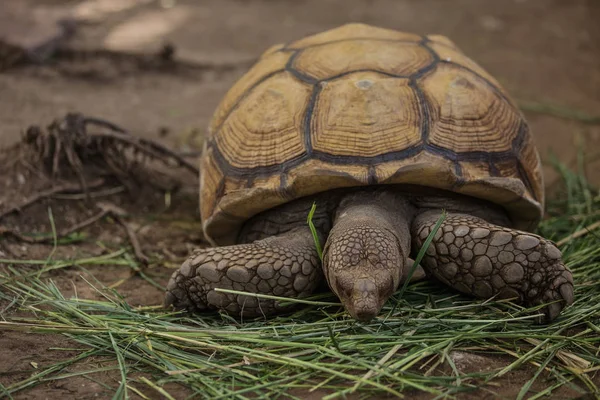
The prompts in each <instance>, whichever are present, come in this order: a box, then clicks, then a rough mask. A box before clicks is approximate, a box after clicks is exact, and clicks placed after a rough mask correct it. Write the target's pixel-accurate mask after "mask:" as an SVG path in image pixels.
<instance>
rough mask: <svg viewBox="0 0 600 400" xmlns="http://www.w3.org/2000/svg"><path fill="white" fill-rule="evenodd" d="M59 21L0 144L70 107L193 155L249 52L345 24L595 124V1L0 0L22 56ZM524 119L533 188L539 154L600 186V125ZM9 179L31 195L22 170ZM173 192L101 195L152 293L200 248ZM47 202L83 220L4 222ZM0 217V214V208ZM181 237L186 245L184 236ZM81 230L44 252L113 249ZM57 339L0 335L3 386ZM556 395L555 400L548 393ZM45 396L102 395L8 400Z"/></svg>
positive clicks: (129, 296)
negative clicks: (428, 36)
mask: <svg viewBox="0 0 600 400" xmlns="http://www.w3.org/2000/svg"><path fill="white" fill-rule="evenodd" d="M62 18H75V19H77V20H80V21H85V23H83V24H81V25H80V26H79V27H78V29H77V31H76V34H75V36H74V37H73V38H72V40H71V41H70V43H69V49H71V50H70V51H69V52H66V53H61V54H62V55H61V56H60V57H57V58H55V59H53V60H51V61H50V62H48V63H45V64H39V65H38V64H28V65H19V66H15V67H13V68H9V69H6V70H4V71H0V147H2V146H9V145H11V144H14V143H15V142H17V141H18V140H19V138H20V137H21V135H22V134H23V132H24V129H25V128H26V127H27V126H29V125H32V124H39V125H42V126H46V125H47V124H48V123H49V122H51V121H52V120H53V119H55V118H58V117H61V116H63V115H64V114H65V113H67V112H75V111H76V112H81V113H84V114H86V115H91V116H95V117H100V118H105V119H107V120H110V121H112V122H115V123H117V124H119V125H121V126H123V127H125V128H127V129H130V130H131V131H132V132H134V133H135V134H137V135H140V136H144V137H148V138H152V139H157V140H159V141H161V142H163V143H165V144H168V145H170V146H174V147H175V148H178V149H180V150H189V149H193V148H195V147H197V146H198V144H199V143H200V142H201V137H202V133H203V132H204V129H205V127H206V126H207V124H208V120H209V118H210V116H211V114H212V112H213V110H214V109H215V107H216V105H217V103H218V102H219V100H220V99H221V97H222V96H223V95H224V93H225V92H226V90H227V89H228V88H229V87H230V86H231V85H232V83H233V82H234V81H235V80H236V79H237V78H238V77H239V76H240V75H241V74H243V73H244V71H246V69H247V68H248V67H249V66H250V65H251V63H252V62H253V60H254V59H255V58H256V57H257V56H258V55H259V54H260V53H261V52H262V51H263V50H265V49H266V48H267V47H269V46H270V45H272V44H274V43H279V42H286V41H291V40H294V39H297V38H300V37H302V36H304V35H306V34H310V33H315V32H318V31H322V30H325V29H328V28H332V27H335V26H338V25H340V24H343V23H346V22H351V21H360V22H365V23H369V24H375V25H379V26H382V27H388V28H394V29H399V30H403V31H413V32H416V33H421V34H425V33H440V34H444V35H447V36H448V37H450V38H451V39H452V40H453V41H454V42H455V43H457V44H458V45H459V46H460V47H461V48H462V49H463V51H464V52H465V53H466V54H467V55H469V56H471V57H472V58H473V59H475V60H476V61H477V62H479V63H480V64H481V65H482V66H483V67H484V68H485V69H487V70H488V71H489V72H490V73H492V75H494V76H495V77H496V78H497V79H498V80H499V81H500V82H501V83H502V84H503V85H504V86H505V87H506V88H507V89H508V91H509V92H510V93H512V94H513V95H514V97H515V98H517V99H518V100H519V101H521V102H523V103H527V104H529V105H531V104H532V103H535V104H537V105H539V104H550V105H555V106H557V107H560V109H561V110H563V109H564V110H569V109H571V110H578V112H580V113H585V114H589V115H598V114H600V24H598V21H599V20H600V3H599V2H598V1H596V0H571V1H564V0H505V1H496V0H280V1H275V0H212V1H203V2H199V1H192V0H188V1H184V0H179V1H177V0H170V1H168V0H162V1H154V0H83V1H82V0H4V1H2V2H1V3H0V39H4V40H5V41H6V42H8V43H12V44H15V45H17V46H25V47H30V46H34V45H36V44H39V43H41V42H43V41H44V40H46V39H48V38H49V37H52V36H53V35H56V34H58V33H59V28H58V27H57V21H59V20H60V19H62ZM167 43H168V44H172V45H173V46H174V47H175V49H176V52H175V59H176V61H177V64H176V65H174V66H173V65H170V66H169V67H165V66H164V65H163V64H161V62H159V61H156V60H158V58H159V57H158V54H159V51H160V50H161V48H163V46H164V45H165V44H167ZM73 49H74V50H73ZM0 67H1V66H0ZM530 108H531V107H529V108H526V111H525V113H526V116H527V118H528V120H529V122H530V124H531V127H532V131H533V134H534V137H535V140H536V142H537V145H538V148H539V151H540V154H541V156H542V159H543V160H544V162H545V165H546V167H545V174H546V175H545V176H546V185H547V187H548V188H551V187H552V185H553V183H554V182H555V180H556V179H557V175H556V173H555V172H554V170H553V169H552V168H551V166H550V160H551V159H552V155H555V156H556V157H557V158H558V159H560V160H561V161H563V162H565V163H566V164H568V165H570V166H576V165H577V156H578V154H582V155H583V156H584V157H585V165H586V172H587V174H588V176H589V178H590V181H591V182H593V183H595V184H600V172H598V171H599V167H600V125H598V124H587V123H585V122H581V121H578V120H577V119H573V118H559V117H556V116H552V115H548V114H546V113H539V112H534V111H527V110H529V109H530ZM5 172H6V171H0V190H4V191H10V190H13V191H14V187H15V185H18V184H19V183H17V182H14V181H12V180H11V179H12V178H11V177H10V176H8V174H7V173H5ZM23 179H25V181H26V182H28V186H29V187H35V186H34V184H33V182H36V181H35V179H36V178H35V177H34V176H33V175H31V176H29V175H28V176H24V177H23ZM184 183H187V184H188V185H187V187H186V188H185V190H183V191H182V192H180V193H179V194H178V195H176V196H174V197H173V198H172V200H171V203H170V204H168V205H165V199H164V197H163V196H161V195H160V194H158V192H150V193H148V194H138V195H137V196H136V197H135V198H132V197H131V196H129V195H127V194H126V193H121V194H119V195H116V196H113V197H112V198H111V201H113V202H115V203H116V204H118V205H120V206H122V207H123V208H124V209H126V210H127V211H129V212H130V214H131V221H133V222H132V223H133V224H134V225H135V228H136V231H137V233H138V237H139V239H140V242H141V245H142V248H143V250H144V251H145V252H146V253H148V254H149V255H152V256H154V257H155V258H156V259H159V260H161V262H160V263H157V264H156V265H153V266H151V268H150V270H149V272H148V273H149V274H150V275H151V276H152V278H153V279H155V280H156V281H157V282H158V283H160V284H162V285H164V284H165V283H166V281H167V279H168V276H169V275H170V272H171V271H172V269H171V268H175V267H177V266H178V265H179V263H180V262H181V260H182V259H183V258H184V257H185V255H186V254H187V253H188V252H189V251H190V249H191V248H193V247H194V246H196V245H198V244H200V243H201V240H202V237H201V233H200V228H199V221H198V212H197V204H196V197H195V183H196V182H195V180H194V178H193V176H192V175H190V176H189V177H184ZM74 204H75V205H74ZM49 205H51V206H52V209H53V213H54V215H57V216H60V218H58V219H57V225H59V226H57V229H60V227H61V226H63V227H64V226H67V225H68V224H70V223H73V222H74V221H79V220H81V219H82V218H86V217H90V216H92V215H93V214H94V212H96V211H97V210H93V209H86V208H85V207H84V206H82V205H81V203H80V202H73V201H68V200H65V199H62V200H61V199H53V200H51V201H47V202H42V203H40V204H38V205H36V206H34V207H32V208H31V209H29V210H28V212H27V213H24V214H20V215H16V216H11V217H10V218H8V219H7V220H6V221H3V224H5V225H6V226H9V227H10V226H14V227H19V228H20V229H21V230H22V231H27V232H48V231H49V230H50V224H49V222H48V206H49ZM8 206H9V205H6V204H4V205H3V204H0V211H1V210H2V209H3V207H8ZM61 224H62V225H61ZM195 228H197V229H195ZM194 231H196V232H197V234H195V235H194V234H192V235H190V232H194ZM86 233H87V234H88V235H89V237H97V238H98V239H97V240H96V241H89V243H87V244H86V245H84V246H75V245H66V246H59V248H58V250H57V253H56V254H55V255H54V257H55V258H60V257H70V256H73V255H75V254H79V253H81V252H84V253H85V254H89V255H95V254H100V253H101V252H102V251H103V248H101V247H99V246H98V245H97V243H99V242H102V243H105V244H108V246H115V247H118V246H119V244H120V243H122V242H123V241H124V240H127V238H126V236H125V235H124V234H123V230H122V228H121V227H120V226H119V225H118V224H116V223H114V221H112V222H111V221H103V222H102V223H99V224H96V225H94V226H93V227H92V228H89V229H88V230H87V231H86ZM2 241H4V242H2ZM156 249H169V250H168V252H162V251H161V252H159V251H158V250H156ZM50 250H51V246H45V245H23V244H22V243H18V242H16V241H9V240H5V239H4V238H0V258H3V257H5V256H11V257H16V258H22V259H25V258H27V259H31V258H44V257H46V256H47V255H48V253H49V252H50ZM88 270H89V271H90V273H91V274H92V275H93V276H94V277H95V278H96V279H98V280H100V281H101V282H103V283H105V284H114V283H115V282H120V281H121V280H122V283H121V284H120V285H119V286H118V290H119V292H120V293H121V294H122V295H123V296H124V297H125V299H126V300H127V301H128V302H129V303H130V304H131V305H134V306H135V305H157V304H160V303H161V301H162V296H163V293H162V292H161V291H160V290H159V289H157V288H155V287H152V286H150V285H148V284H147V282H146V281H143V280H142V279H141V278H139V277H138V276H136V275H135V274H134V273H133V271H131V270H128V269H126V268H118V267H114V268H108V267H90V268H88ZM52 274H53V275H52V278H53V279H54V280H55V281H56V282H57V284H58V286H59V287H60V288H61V289H63V290H64V291H65V294H67V295H69V294H71V293H73V292H74V291H75V290H77V291H78V295H79V296H82V297H85V296H87V297H94V296H97V294H95V293H94V292H92V291H91V290H90V289H89V286H87V285H86V284H85V282H84V280H83V277H82V276H81V271H80V270H79V269H77V268H70V269H62V270H59V271H55V272H53V273H52ZM86 290H87V291H88V292H87V293H86V292H85V291H86ZM81 291H84V292H83V293H82V292H81ZM0 309H1V307H0ZM65 342H66V341H65V340H64V339H62V338H61V337H50V338H49V335H33V334H18V333H15V332H3V331H0V383H2V384H3V385H5V386H6V385H9V384H11V383H13V382H17V381H19V380H22V379H24V378H26V377H27V376H29V375H30V374H31V373H32V372H33V369H32V368H33V367H32V364H31V362H32V361H35V362H36V363H37V368H42V367H44V366H47V365H51V364H53V363H56V362H57V360H58V359H66V358H68V357H70V356H73V355H74V354H75V353H73V352H69V351H62V352H60V354H58V353H57V352H56V351H51V350H49V349H50V348H55V347H73V346H72V344H66V343H65ZM57 354H58V355H57ZM459 358H460V357H459ZM105 362H106V360H95V359H92V360H87V361H86V363H96V364H97V365H103V363H105ZM96 364H95V365H96ZM457 364H459V362H457ZM463 364H465V365H464V368H465V370H467V369H469V368H474V367H484V366H487V367H489V366H495V365H498V366H501V365H505V364H506V360H503V359H489V360H486V359H484V360H479V361H476V360H475V361H474V359H473V360H470V365H469V364H467V363H463ZM82 368H84V367H82ZM524 372H527V371H526V370H524ZM528 378H529V377H528V375H527V373H524V374H522V375H521V374H515V375H511V374H508V375H507V376H506V378H505V380H504V381H502V382H499V386H498V387H499V391H498V394H500V396H504V397H506V398H514V397H515V395H516V394H517V393H518V391H519V390H520V387H521V386H522V385H523V383H524V382H526V381H527V379H528ZM97 379H98V380H99V381H104V382H112V383H115V382H117V381H118V375H117V373H114V374H111V373H108V372H107V373H106V375H105V376H102V377H97ZM178 390H179V392H177V391H176V393H178V394H179V395H181V396H182V397H183V396H184V395H185V394H186V392H185V389H181V388H180V389H178ZM569 395H570V394H569V393H566V392H559V394H558V395H557V396H563V397H569ZM59 396H66V397H68V398H73V397H77V398H81V399H86V398H104V397H109V396H111V393H109V392H107V391H106V389H105V388H104V387H103V386H102V385H100V384H98V383H96V382H95V381H92V380H89V379H85V378H83V377H75V378H72V379H66V380H61V381H60V382H52V381H50V382H47V383H46V384H42V385H39V386H36V387H34V388H31V389H27V390H25V391H22V392H20V393H18V395H17V396H16V397H15V398H31V399H43V398H50V397H59ZM481 396H483V395H481ZM473 398H484V397H473Z"/></svg>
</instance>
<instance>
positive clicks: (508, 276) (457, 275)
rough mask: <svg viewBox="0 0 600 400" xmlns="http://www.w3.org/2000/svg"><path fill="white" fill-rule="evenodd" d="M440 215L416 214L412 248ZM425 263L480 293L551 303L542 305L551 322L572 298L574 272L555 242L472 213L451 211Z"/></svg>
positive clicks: (465, 289)
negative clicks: (496, 223) (489, 220)
mask: <svg viewBox="0 0 600 400" xmlns="http://www.w3.org/2000/svg"><path fill="white" fill-rule="evenodd" d="M440 215H441V211H439V210H436V211H434V210H430V211H425V212H423V213H421V214H420V215H418V216H417V217H416V218H415V220H414V221H413V224H412V229H411V235H412V243H413V251H419V249H420V248H421V246H422V244H423V242H424V241H425V239H426V238H427V236H428V235H429V233H430V232H431V230H432V229H433V227H434V225H435V223H436V222H437V220H438V218H439V217H440ZM421 264H422V265H423V267H424V268H425V270H427V271H428V272H429V273H431V274H432V275H434V276H435V277H436V278H438V279H439V280H441V281H442V282H444V283H446V284H448V285H450V286H452V287H453V288H455V289H457V290H459V291H461V292H463V293H467V294H471V295H474V296H476V297H479V298H491V297H493V296H497V298H516V299H517V301H518V302H521V303H524V304H526V305H529V306H531V305H539V304H545V303H548V305H547V306H546V307H544V309H543V312H544V314H545V315H546V320H547V321H552V320H553V319H555V318H556V317H557V316H558V315H559V314H560V312H561V311H562V309H563V308H564V307H565V305H569V304H572V303H573V276H572V274H571V271H569V269H568V268H567V267H566V266H565V265H564V263H563V262H562V259H561V253H560V250H558V249H557V248H556V246H554V244H552V243H551V242H550V241H549V240H546V239H544V238H542V237H540V236H538V235H535V234H532V233H528V232H522V231H518V230H515V229H509V228H504V227H501V226H498V225H494V224H491V223H489V222H487V221H485V220H483V219H481V218H477V217H474V216H472V215H468V214H458V213H449V214H448V215H447V217H446V219H445V220H444V222H443V223H442V226H441V227H440V229H439V230H438V231H437V233H436V234H435V236H434V239H433V241H432V242H431V245H430V246H429V248H428V249H427V253H426V255H425V257H424V258H423V261H422V262H421Z"/></svg>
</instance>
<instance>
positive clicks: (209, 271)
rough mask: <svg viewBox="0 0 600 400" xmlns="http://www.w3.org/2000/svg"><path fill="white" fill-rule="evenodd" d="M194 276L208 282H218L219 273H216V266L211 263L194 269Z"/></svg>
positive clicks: (219, 278)
mask: <svg viewBox="0 0 600 400" xmlns="http://www.w3.org/2000/svg"><path fill="white" fill-rule="evenodd" d="M196 275H197V276H199V277H201V278H203V279H205V280H207V281H210V282H219V281H220V280H221V273H219V271H217V266H216V265H215V263H213V262H208V263H206V264H202V265H201V266H199V267H198V268H196Z"/></svg>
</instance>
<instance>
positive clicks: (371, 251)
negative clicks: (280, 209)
mask: <svg viewBox="0 0 600 400" xmlns="http://www.w3.org/2000/svg"><path fill="white" fill-rule="evenodd" d="M405 262H406V260H405V258H404V257H403V256H402V254H401V251H400V247H399V245H398V240H397V239H396V236H395V235H394V234H393V233H392V232H391V231H388V230H385V229H377V228H375V227H370V226H360V225H359V226H355V227H354V228H350V229H346V230H343V231H337V232H336V230H335V229H334V230H333V231H332V234H330V236H329V239H328V240H327V244H326V246H325V249H324V257H323V270H324V271H325V275H326V277H327V280H328V283H329V286H330V287H331V290H333V292H334V293H335V294H336V295H337V296H338V297H339V299H340V300H341V302H342V304H343V305H344V307H345V308H346V310H347V311H348V313H350V315H351V316H352V317H353V318H355V319H357V320H359V321H369V320H371V319H373V318H375V317H376V316H377V315H378V314H379V312H380V311H381V308H382V307H383V305H384V304H385V302H386V301H387V299H388V298H389V297H390V296H391V295H392V294H393V293H394V291H395V290H396V288H397V287H398V285H399V283H400V278H401V276H402V271H403V269H404V265H405Z"/></svg>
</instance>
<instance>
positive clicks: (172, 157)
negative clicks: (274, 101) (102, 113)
mask: <svg viewBox="0 0 600 400" xmlns="http://www.w3.org/2000/svg"><path fill="white" fill-rule="evenodd" d="M18 146H19V152H20V153H21V159H22V161H25V162H27V163H28V164H30V165H35V166H41V167H42V169H43V172H44V173H45V174H47V175H48V176H49V177H50V179H51V180H56V179H60V180H72V179H73V178H76V179H77V180H78V182H79V183H80V185H81V189H82V191H83V192H87V190H88V184H87V182H88V181H89V180H90V179H95V178H98V177H102V178H114V179H117V180H118V181H119V182H120V183H121V184H123V185H124V186H125V187H126V188H128V189H130V190H133V189H134V187H135V186H136V184H150V185H153V184H156V185H158V186H160V187H161V188H164V187H163V185H161V182H160V179H156V175H157V174H159V173H158V172H157V171H156V170H153V169H152V168H151V167H150V164H152V163H153V162H158V163H160V164H163V165H166V166H169V167H176V168H177V167H180V168H184V169H187V170H188V171H190V172H191V173H193V174H195V175H197V174H198V168H197V167H196V166H195V165H194V164H192V163H190V162H188V161H187V160H185V159H184V158H183V157H181V156H179V155H178V154H177V153H175V152H173V151H172V150H169V149H167V148H166V147H164V146H162V145H160V144H158V143H156V142H153V141H151V140H146V139H142V138H139V137H136V136H133V135H131V134H129V133H128V132H127V131H126V130H124V129H122V128H120V127H119V126H117V125H115V124H113V123H111V122H108V121H104V120H101V119H97V118H91V117H86V116H84V115H82V114H75V113H74V114H67V115H66V116H65V117H64V118H62V119H59V120H56V121H54V122H52V123H51V124H50V125H48V127H47V128H46V129H42V128H40V127H39V126H31V127H29V128H28V129H27V131H26V133H25V136H24V138H23V141H22V142H21V143H20V144H19V145H18ZM150 170H151V176H149V174H150Z"/></svg>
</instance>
